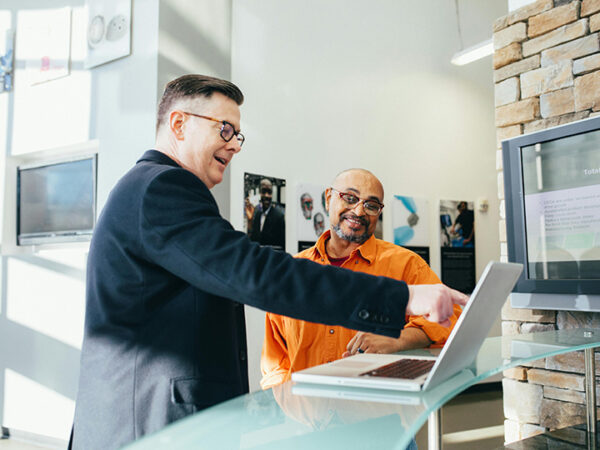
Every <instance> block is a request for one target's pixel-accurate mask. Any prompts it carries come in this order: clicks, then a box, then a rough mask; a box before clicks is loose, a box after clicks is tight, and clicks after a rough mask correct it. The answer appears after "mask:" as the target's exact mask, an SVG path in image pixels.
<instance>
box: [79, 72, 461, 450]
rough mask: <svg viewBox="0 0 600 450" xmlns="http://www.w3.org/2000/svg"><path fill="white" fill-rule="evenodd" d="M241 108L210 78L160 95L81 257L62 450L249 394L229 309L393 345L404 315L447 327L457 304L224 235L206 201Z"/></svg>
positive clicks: (226, 159) (235, 318)
mask: <svg viewBox="0 0 600 450" xmlns="http://www.w3.org/2000/svg"><path fill="white" fill-rule="evenodd" d="M242 101H243V96H242V93H241V92H240V91H239V89H238V88H237V87H236V86H235V85H233V84H231V83H229V82H227V81H223V80H218V79H215V78H211V77H203V76H199V75H186V76H183V77H180V78H178V79H176V80H174V81H172V82H171V83H169V84H168V85H167V88H166V90H165V93H164V95H163V98H162V100H161V103H160V105H159V109H158V117H157V139H156V149H155V150H149V151H147V152H146V153H144V155H143V156H142V157H141V158H140V160H139V161H138V162H137V164H136V165H135V166H134V167H133V168H132V169H131V170H130V171H129V172H128V173H127V174H126V175H125V176H124V177H123V178H122V179H121V180H120V181H119V182H118V183H117V185H116V186H115V187H114V189H113V190H112V192H111V194H110V196H109V198H108V200H107V202H106V205H105V206H104V210H103V211H102V214H101V215H100V217H99V219H98V223H97V226H96V229H95V232H94V237H93V239H92V243H91V246H90V253H89V257H88V271H87V293H86V318H85V333H84V341H83V347H82V354H81V371H80V380H79V391H78V395H77V401H76V408H75V420H74V426H73V436H72V447H73V448H76V449H86V450H89V449H102V450H106V449H111V448H120V447H122V446H123V445H124V444H126V443H128V442H131V441H133V440H135V439H137V438H139V437H140V436H143V435H145V434H147V433H151V432H154V431H157V430H159V429H161V428H162V427H164V426H165V425H167V424H169V423H171V422H173V421H175V420H178V419H181V418H183V417H185V416H187V415H189V414H192V413H194V412H196V411H199V410H201V409H203V408H206V407H208V406H211V405H214V404H216V403H219V402H222V401H224V400H227V399H229V398H232V397H235V396H238V395H240V394H244V393H246V392H248V378H247V371H248V369H247V362H246V339H245V335H246V330H245V324H244V309H243V305H242V304H241V303H246V304H248V305H252V306H255V307H258V308H261V309H264V310H267V311H272V312H274V313H277V314H285V315H288V316H292V317H296V318H299V319H303V320H307V321H313V322H320V321H325V322H327V323H330V324H339V325H343V326H345V327H348V328H354V329H358V330H364V331H368V332H373V333H379V334H384V335H389V336H398V335H399V334H400V330H401V329H402V327H403V325H404V317H405V314H407V313H409V314H418V315H427V316H428V318H429V319H430V320H433V321H438V322H446V323H447V320H446V319H447V318H448V317H449V316H450V315H451V314H452V303H453V302H458V303H462V304H464V303H465V302H466V300H467V297H466V296H464V295H463V294H460V293H458V292H456V291H453V290H451V289H449V288H446V287H443V286H440V285H437V286H407V285H406V284H404V283H402V282H399V281H395V280H392V279H388V278H383V277H372V276H369V275H365V274H362V273H354V272H350V271H345V270H343V269H338V268H335V267H330V266H327V267H324V266H320V265H317V264H314V263H313V262H310V261H307V260H297V259H294V258H292V257H291V256H290V255H288V254H286V253H283V252H277V251H274V250H272V249H270V248H268V247H261V246H260V245H258V244H257V243H254V242H251V241H250V239H248V237H247V236H246V235H245V234H244V233H241V232H238V231H236V230H234V229H233V228H232V227H231V225H230V224H229V222H227V221H226V220H225V219H223V218H222V217H221V216H220V214H219V210H218V207H217V204H216V202H215V200H214V198H213V196H212V195H211V193H210V191H209V189H211V188H212V187H213V186H215V185H216V184H217V183H220V182H221V181H222V178H223V172H224V171H225V169H226V167H227V165H228V164H229V163H230V162H231V159H232V158H233V156H234V155H235V154H236V153H238V152H239V151H240V150H241V146H242V144H243V142H244V137H243V136H242V134H241V133H240V132H239V129H240V111H239V105H240V104H241V103H242ZM348 299H352V301H348Z"/></svg>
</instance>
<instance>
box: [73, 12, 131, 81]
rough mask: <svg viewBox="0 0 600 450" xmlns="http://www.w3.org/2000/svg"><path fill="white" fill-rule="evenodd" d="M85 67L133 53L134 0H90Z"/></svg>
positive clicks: (87, 15)
mask: <svg viewBox="0 0 600 450" xmlns="http://www.w3.org/2000/svg"><path fill="white" fill-rule="evenodd" d="M85 6H86V13H87V14H86V17H87V33H86V39H87V45H86V54H85V60H84V64H83V66H84V68H86V69H89V68H91V67H96V66H99V65H100V64H104V63H107V62H109V61H113V60H115V59H117V58H122V57H124V56H127V55H129V54H130V53H131V0H87V1H86V5H85Z"/></svg>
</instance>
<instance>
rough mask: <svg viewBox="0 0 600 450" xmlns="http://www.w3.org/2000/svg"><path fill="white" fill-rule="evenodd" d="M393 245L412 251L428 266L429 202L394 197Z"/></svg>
mask: <svg viewBox="0 0 600 450" xmlns="http://www.w3.org/2000/svg"><path fill="white" fill-rule="evenodd" d="M392 228H393V229H394V244H396V245H400V246H402V247H404V248H407V249H408V250H412V251H413V252H415V253H416V254H418V255H419V256H420V257H421V258H423V259H424V260H425V262H426V263H427V264H429V261H430V258H429V247H430V239H429V202H428V201H427V200H426V199H424V198H417V197H407V196H403V195H394V199H393V207H392Z"/></svg>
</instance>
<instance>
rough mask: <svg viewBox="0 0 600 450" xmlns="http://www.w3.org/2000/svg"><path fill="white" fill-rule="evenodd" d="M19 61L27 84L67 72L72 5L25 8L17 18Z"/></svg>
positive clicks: (62, 75)
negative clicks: (69, 6)
mask: <svg viewBox="0 0 600 450" xmlns="http://www.w3.org/2000/svg"><path fill="white" fill-rule="evenodd" d="M19 26H20V28H19V42H18V46H17V50H18V52H19V53H18V55H17V60H18V61H25V69H26V73H27V77H28V78H29V82H30V84H32V85H33V84H39V83H44V82H46V81H50V80H55V79H57V78H61V77H65V76H67V75H69V63H70V58H71V8H58V9H39V10H33V11H24V12H23V14H22V15H21V17H20V21H19Z"/></svg>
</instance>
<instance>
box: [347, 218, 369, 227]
mask: <svg viewBox="0 0 600 450" xmlns="http://www.w3.org/2000/svg"><path fill="white" fill-rule="evenodd" d="M342 219H343V220H345V221H346V222H348V225H349V226H350V228H354V229H358V228H360V227H363V226H365V227H366V226H367V224H366V223H365V220H364V219H361V218H359V217H349V216H342Z"/></svg>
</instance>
